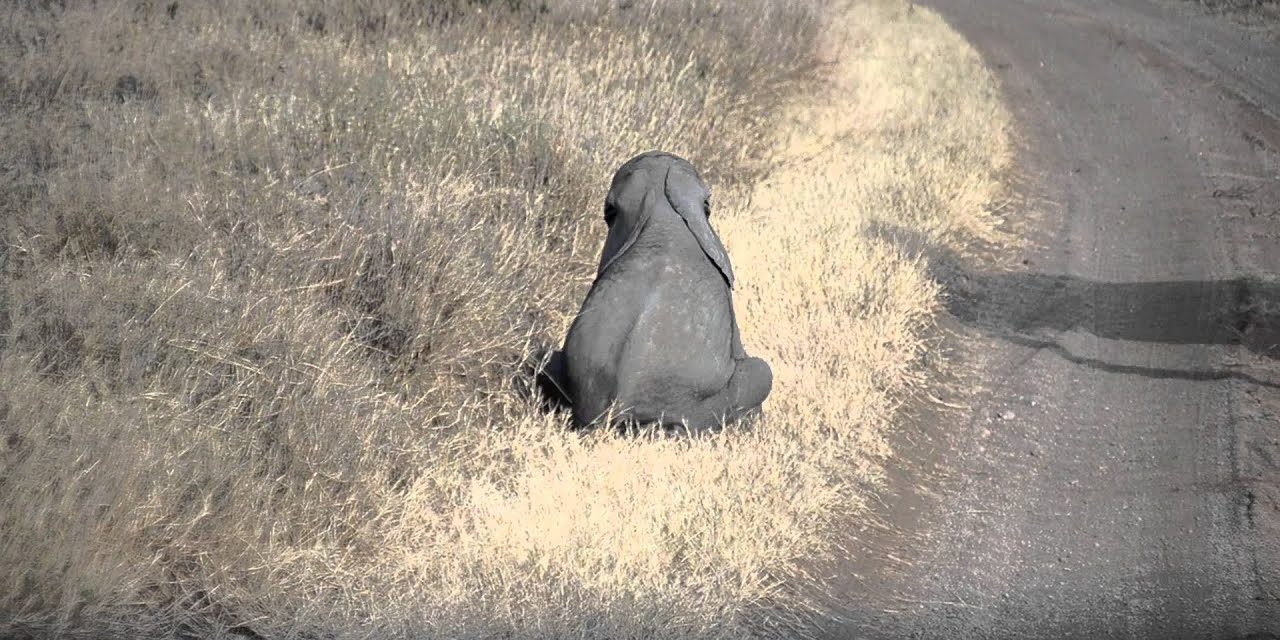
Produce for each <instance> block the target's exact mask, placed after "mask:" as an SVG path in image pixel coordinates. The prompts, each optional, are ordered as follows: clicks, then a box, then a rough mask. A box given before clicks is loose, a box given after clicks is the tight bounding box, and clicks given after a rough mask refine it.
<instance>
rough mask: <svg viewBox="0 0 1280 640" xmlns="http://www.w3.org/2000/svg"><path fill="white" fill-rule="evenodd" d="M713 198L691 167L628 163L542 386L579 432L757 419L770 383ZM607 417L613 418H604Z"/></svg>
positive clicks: (652, 156) (640, 160) (671, 160)
mask: <svg viewBox="0 0 1280 640" xmlns="http://www.w3.org/2000/svg"><path fill="white" fill-rule="evenodd" d="M710 195H711V193H710V190H708V189H707V185H706V183H704V182H703V181H702V178H701V177H700V176H699V175H698V172H697V171H696V170H695V169H694V168H693V165H691V164H689V162H688V161H686V160H684V159H682V158H679V157H676V156H674V155H671V154H669V153H661V152H657V151H651V152H648V153H644V154H641V155H639V156H636V157H635V158H632V159H631V160H629V161H627V163H626V164H624V165H622V168H620V169H618V172H617V173H616V174H614V176H613V183H612V184H611V185H610V187H609V195H608V197H607V198H605V205H604V220H605V223H606V224H608V226H609V235H608V238H607V239H606V240H605V243H604V252H603V253H602V254H601V256H600V267H599V270H598V271H597V272H596V280H595V282H594V283H593V284H592V285H591V290H590V291H589V292H587V299H586V301H585V302H583V303H582V310H581V311H580V312H579V313H578V317H577V318H576V319H575V320H574V321H573V325H572V326H571V327H570V328H569V335H568V337H567V338H566V339H565V343H564V350H563V351H557V352H553V353H551V354H550V357H549V359H547V360H546V361H545V364H544V366H543V369H542V372H541V375H540V376H539V385H540V387H541V388H542V389H543V391H544V393H546V394H547V395H548V396H551V397H555V398H557V399H558V400H559V401H561V402H567V403H568V404H569V405H571V406H572V408H573V421H574V424H575V425H577V426H586V425H590V424H594V423H598V422H601V421H602V420H603V419H606V416H610V415H611V416H612V418H613V419H614V420H615V421H635V422H638V423H640V424H661V425H663V426H666V427H676V426H680V425H685V426H687V427H688V428H689V429H691V430H694V431H701V430H705V429H713V428H716V427H719V426H720V425H721V424H723V423H726V422H730V421H734V420H736V419H738V418H740V417H742V416H744V415H745V414H748V413H753V412H756V411H758V409H759V407H760V405H761V403H763V402H764V399H765V397H766V396H768V395H769V390H770V389H771V388H772V386H773V373H772V371H770V369H769V365H768V364H766V363H765V362H764V361H763V360H761V359H759V358H751V357H748V356H747V354H746V352H745V351H744V350H743V348H742V339H741V338H740V337H739V335H738V323H737V320H736V319H735V318H734V314H733V296H732V294H731V292H730V289H732V287H733V268H732V267H731V266H730V265H729V256H728V254H726V253H725V250H724V245H722V244H720V239H719V238H718V237H716V234H715V231H713V230H712V229H711V223H710V221H709V216H710V214H711V209H710ZM610 409H612V410H613V411H612V413H610Z"/></svg>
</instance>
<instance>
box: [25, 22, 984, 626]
mask: <svg viewBox="0 0 1280 640" xmlns="http://www.w3.org/2000/svg"><path fill="white" fill-rule="evenodd" d="M821 17H822V15H821V14H820V12H819V11H818V10H817V9H815V8H813V7H810V6H807V5H794V4H793V3H789V2H782V1H781V0H753V2H751V3H748V4H747V5H719V4H715V3H711V2H703V1H701V0H690V1H688V2H679V3H634V4H632V3H629V2H624V3H616V4H615V3H586V4H584V3H565V4H563V5H561V4H558V3H550V2H548V3H524V4H519V3H517V4H514V5H513V4H512V3H507V2H494V3H481V2H462V1H457V2H439V3H413V2H396V1H394V0H364V1H361V2H327V1H323V0H311V1H308V2H302V3H290V2H283V1H280V2H265V3H253V4H240V3H226V4H221V3H219V4H215V3H189V2H172V3H165V2H161V3H153V2H123V1H121V2H104V3H98V4H97V5H94V6H88V5H79V4H75V3H68V4H67V5H66V6H63V5H62V4H59V3H33V2H29V3H23V4H21V5H19V6H18V7H17V8H16V9H15V10H14V11H13V15H12V17H11V19H10V20H9V21H8V22H7V23H6V25H5V26H4V27H3V29H4V30H3V32H0V37H3V46H4V47H5V51H4V55H3V56H2V57H0V100H2V101H3V109H4V114H3V117H4V119H5V122H6V123H7V124H9V125H10V126H5V127H2V128H0V167H4V171H3V173H0V185H3V187H2V188H0V213H2V214H3V220H2V224H3V227H2V228H0V232H2V233H3V234H4V235H3V237H4V241H5V244H4V248H3V253H2V254H0V269H2V270H3V279H2V280H0V331H2V332H3V343H0V531H3V536H2V537H0V635H4V636H12V635H27V634H30V635H36V636H88V637H116V636H119V637H138V636H150V637H163V636H167V637H177V636H182V637H192V636H196V637H243V636H244V635H251V634H257V635H260V636H263V637H403V636H427V637H459V638H467V637H511V636H513V635H514V636H516V637H527V636H533V637H633V638H639V637H646V638H648V637H679V638H684V637H726V638H736V637H741V636H743V635H747V634H761V633H770V632H774V633H782V634H786V633H791V632H794V631H796V630H797V629H799V628H801V627H803V626H804V624H805V621H806V618H807V616H811V615H819V614H821V613H822V604H821V598H820V596H821V581H820V580H816V579H815V578H813V577H812V576H809V575H807V574H806V573H805V572H804V569H803V568H802V567H803V566H805V564H804V563H803V562H802V561H803V560H806V559H810V558H815V557H817V558H821V557H824V556H830V555H831V554H833V553H836V552H837V551H838V549H837V548H836V546H835V541H836V537H835V536H834V535H833V533H834V532H835V531H837V530H838V529H839V528H841V527H843V526H847V524H848V522H849V519H850V518H853V517H856V516H857V515H858V513H859V512H860V509H861V506H862V504H863V501H864V500H865V499H866V494H865V489H866V486H867V483H868V482H873V481H874V480H875V478H876V477H877V475H878V471H877V470H878V466H879V464H881V463H882V461H883V460H884V459H885V456H887V455H888V454H889V451H888V449H887V447H886V446H885V445H884V434H885V430H886V429H887V428H889V427H890V426H891V419H892V416H893V410H894V408H895V407H896V406H897V403H898V402H900V401H901V399H902V398H903V397H904V396H905V394H906V393H908V392H909V390H910V388H911V385H912V383H914V382H917V381H918V378H919V375H918V370H919V366H918V357H919V354H920V352H921V349H922V344H923V342H922V339H923V336H924V335H925V331H926V330H927V328H928V324H929V317H930V314H931V313H932V312H933V310H934V308H935V296H936V295H937V287H936V285H934V284H933V283H931V282H930V281H929V280H928V278H927V277H926V275H925V273H924V270H923V269H922V268H921V265H920V263H919V255H918V253H917V252H913V251H914V250H908V249H904V248H903V247H902V246H901V244H900V243H899V242H897V241H896V239H901V238H903V237H912V238H916V239H917V241H916V242H917V244H919V245H926V246H947V247H960V246H963V245H964V244H965V243H966V242H969V241H970V240H971V239H972V238H975V237H979V238H989V237H992V234H993V233H994V232H993V231H992V227H991V224H990V220H991V218H990V216H989V215H988V212H987V210H986V207H987V204H988V203H989V202H991V201H992V199H993V198H994V197H995V195H996V194H997V191H996V190H995V189H996V187H995V184H996V182H995V180H994V175H995V172H996V171H998V170H999V168H1000V166H1002V163H1003V162H1005V160H1004V157H1003V155H1002V153H1003V149H1004V146H1005V145H1006V144H1007V143H1006V142H1005V140H1004V137H1003V135H1004V134H1003V128H1002V123H1003V122H1004V115H1003V112H1001V111H1000V110H999V108H998V105H996V102H995V98H994V93H993V90H992V86H993V85H992V82H991V80H990V78H989V77H988V76H987V75H986V73H985V72H984V71H983V70H982V69H981V66H980V64H979V63H978V61H977V59H976V57H975V56H973V54H972V52H971V51H970V50H969V49H968V48H967V47H966V46H965V45H964V44H963V42H961V41H960V40H958V39H957V38H956V37H955V36H954V35H953V34H951V33H950V32H949V31H948V30H947V29H946V27H945V25H943V24H942V23H941V21H940V20H938V19H937V18H936V17H935V16H933V15H932V14H931V13H928V12H925V11H921V10H914V11H912V10H910V9H909V7H908V6H907V5H903V4H901V3H898V2H882V3H874V4H871V5H864V4H858V5H855V7H854V8H853V9H852V13H851V14H849V15H843V14H839V13H837V14H835V15H834V16H833V17H832V18H831V20H830V24H831V25H832V26H831V28H830V29H829V30H828V31H827V33H826V35H825V41H826V42H828V44H829V46H834V45H836V44H840V43H843V46H844V49H843V50H841V51H836V50H834V49H832V50H829V51H827V52H826V54H825V55H827V56H828V57H829V58H830V60H831V62H832V64H830V65H826V66H825V67H823V68H824V71H823V75H824V76H825V77H826V81H827V86H826V87H825V88H824V89H822V90H821V91H817V85H816V84H815V83H814V82H813V78H814V77H815V75H816V74H814V73H811V71H812V70H813V68H814V62H815V52H816V47H817V46H818V42H819V38H818V34H819V20H820V18H821ZM748 43H749V45H748ZM796 96H800V98H797V97H796ZM784 116H785V117H784ZM779 123H781V131H783V132H784V133H786V132H792V134H793V135H790V136H784V137H783V138H782V139H781V140H780V141H779V140H778V139H777V136H776V135H775V130H776V129H778V128H779ZM993 123H994V125H993ZM984 131H986V132H990V133H989V134H988V135H984V133H983V132H984ZM651 148H661V149H666V150H670V151H673V152H676V153H679V154H681V155H684V156H686V157H688V158H690V159H691V160H692V161H693V162H694V163H695V165H697V166H699V167H700V168H701V169H702V170H703V172H704V174H706V175H707V176H708V177H709V179H710V182H711V183H712V187H713V189H714V190H715V192H716V198H717V201H718V202H720V203H721V204H720V205H719V206H718V207H717V210H718V213H717V218H716V224H717V225H718V226H719V228H720V230H721V233H722V235H723V236H724V237H725V240H726V243H727V244H728V245H729V247H730V250H731V252H732V253H733V256H734V260H735V267H736V268H737V270H738V271H739V273H740V274H741V275H740V278H741V282H742V288H741V289H740V290H739V292H738V304H739V305H740V308H741V313H742V318H743V327H744V339H745V340H746V342H747V346H748V349H749V350H752V351H756V352H759V353H760V354H761V355H764V356H765V357H767V358H769V359H770V361H771V362H772V363H773V365H774V367H775V373H776V378H777V385H776V391H775V395H774V396H773V398H772V399H771V400H770V403H769V404H768V405H767V411H768V415H767V419H766V420H765V421H764V422H762V423H760V424H759V425H758V426H757V428H756V429H754V430H752V431H749V432H748V431H740V430H730V431H727V432H725V433H723V434H720V435H717V436H713V437H709V438H704V439H698V440H678V439H661V438H647V437H622V436H619V435H617V434H613V433H603V432H596V433H590V434H585V435H583V434H575V433H571V432H568V431H567V430H566V428H565V427H566V422H565V419H564V417H563V416H555V415H550V416H549V415H544V414H542V413H540V412H539V411H538V410H537V409H536V407H534V406H533V404H532V403H530V402H529V401H528V400H527V399H525V398H523V397H522V396H521V395H520V394H519V393H518V391H517V387H518V385H517V384H516V382H518V381H519V378H520V376H521V363H522V362H524V360H525V359H526V358H527V357H528V356H529V354H530V353H531V352H532V351H533V350H534V349H535V348H536V347H537V346H539V345H543V344H548V343H552V342H555V341H557V340H558V339H559V338H560V337H561V336H563V332H564V330H565V329H566V327H567V324H568V322H569V320H570V319H571V317H572V314H573V313H574V312H576V310H577V305H578V304H579V302H580V301H581V296H582V295H583V294H584V293H585V291H586V287H587V286H588V284H589V282H590V279H591V277H592V274H593V271H594V268H593V267H594V260H595V257H596V255H597V252H598V250H599V246H600V244H601V242H602V239H603V231H604V228H603V226H604V225H603V224H602V223H601V220H600V213H599V211H600V203H601V200H602V197H603V194H604V191H605V189H606V188H607V184H608V179H609V177H610V175H611V172H612V171H613V169H614V168H616V166H617V165H618V164H619V163H620V162H622V161H623V160H625V159H626V158H628V157H630V156H631V155H633V154H634V153H636V152H639V151H642V150H647V149H651ZM767 172H772V173H770V174H769V179H768V181H766V182H764V183H760V179H761V178H762V177H763V176H764V175H765V174H766V173H767ZM723 203H728V204H727V206H726V205H725V204H723Z"/></svg>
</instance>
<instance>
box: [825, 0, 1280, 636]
mask: <svg viewBox="0 0 1280 640" xmlns="http://www.w3.org/2000/svg"><path fill="white" fill-rule="evenodd" d="M929 4H930V5H932V6H934V7H936V8H937V9H938V10H939V11H941V12H942V13H943V15H944V16H945V17H946V18H947V19H948V21H949V22H951V23H952V24H953V25H954V26H955V27H956V28H957V29H959V30H960V31H961V32H962V33H963V34H965V35H966V36H967V37H968V38H969V39H970V40H971V41H972V42H973V44H974V45H975V46H976V47H977V48H978V49H979V51H980V52H981V53H982V54H983V56H984V58H985V59H986V61H987V62H988V64H990V65H991V66H992V67H993V68H995V69H996V70H997V72H998V75H999V77H1000V79H1001V81H1002V83H1003V86H1004V89H1005V92H1006V93H1007V95H1008V98H1009V100H1010V102H1011V104H1012V106H1013V108H1014V111H1015V113H1016V115H1017V119H1018V124H1019V128H1020V133H1021V135H1022V138H1023V140H1024V143H1025V149H1024V151H1023V153H1022V162H1021V165H1022V166H1023V167H1024V168H1025V170H1026V172H1025V175H1024V176H1023V177H1022V179H1021V180H1020V182H1021V183H1022V186H1021V187H1020V188H1021V190H1022V191H1023V193H1024V195H1026V196H1027V197H1028V198H1029V202H1028V205H1027V206H1028V207H1029V208H1031V209H1034V210H1036V211H1038V212H1039V213H1040V217H1039V218H1038V219H1037V221H1036V222H1034V223H1033V224H1032V227H1034V228H1033V229H1032V233H1031V235H1032V237H1031V240H1032V243H1033V244H1034V247H1033V248H1030V249H1027V250H1026V251H1025V255H1024V256H1023V258H1024V259H1023V260H1021V261H1020V262H1021V263H1022V267H1021V268H1020V269H1012V270H1010V269H997V268H992V267H985V268H979V267H975V266H973V265H968V266H956V265H954V264H951V263H950V262H949V261H948V260H947V259H946V258H945V257H938V258H936V259H935V263H936V264H935V266H936V267H938V268H939V270H940V273H946V274H949V275H947V280H948V284H949V291H950V293H949V298H948V307H949V309H950V312H951V314H950V315H951V318H952V322H954V324H955V326H956V327H958V329H959V332H960V333H961V334H962V338H963V339H962V340H961V342H965V343H967V344H969V345H976V346H974V347H973V348H972V349H971V352H969V353H967V354H965V355H964V357H965V358H966V359H967V360H969V361H970V362H972V363H973V368H974V372H973V373H972V374H971V377H972V378H973V379H974V380H977V381H980V382H981V386H982V387H983V388H982V390H981V391H979V392H977V393H976V395H975V396H974V397H967V398H961V400H963V401H964V402H965V403H966V404H967V405H968V408H967V409H965V410H964V411H963V412H961V413H962V414H963V415H964V419H963V420H959V421H950V422H945V421H944V422H943V423H941V424H940V425H938V426H936V427H935V428H934V429H935V430H934V431H932V432H930V431H929V429H928V428H925V429H924V430H923V431H922V432H920V433H916V434H914V437H909V438H907V440H908V441H909V443H908V444H907V445H906V446H905V447H901V448H900V451H901V452H902V453H903V454H904V456H906V459H907V460H910V458H911V456H912V455H917V456H924V455H927V456H931V457H933V458H934V459H933V460H932V461H931V462H929V464H930V465H931V466H932V467H933V468H932V471H931V472H929V473H925V474H923V475H922V474H921V472H918V471H904V472H903V473H902V474H899V475H905V476H909V477H908V478H906V479H905V480H904V479H903V478H901V477H900V478H899V479H898V480H897V481H898V482H899V483H900V484H901V485H902V486H899V487H898V489H897V492H898V495H897V497H896V499H891V500H890V501H889V502H890V504H889V506H887V507H886V513H887V514H888V517H889V518H891V519H893V520H894V522H893V524H895V525H897V526H899V527H900V529H901V531H902V535H899V536H898V537H897V538H896V539H895V541H894V542H892V543H890V544H889V547H890V548H889V550H888V551H889V552H891V553H886V554H884V556H885V557H890V556H891V557H892V558H896V559H900V560H901V561H900V562H889V561H885V560H884V559H883V557H882V558H880V559H879V560H875V561H873V562H871V564H859V562H854V564H853V565H852V566H851V567H848V569H849V571H850V574H849V575H850V576H851V577H850V578H849V582H850V585H849V588H848V592H847V594H845V595H844V598H845V599H846V601H847V603H848V606H849V610H850V614H849V621H848V623H847V624H846V625H843V626H841V627H840V628H839V629H836V630H833V636H834V637H845V638H906V637H920V638H935V637H936V638H1111V637H1115V638H1280V419H1278V418H1277V416H1278V415H1280V344H1278V343H1280V119H1277V118H1278V116H1280V42H1277V40H1276V39H1275V36H1274V35H1267V34H1265V33H1261V32H1255V33H1248V32H1244V31H1241V30H1240V27H1239V26H1238V25H1235V24H1233V23H1231V22H1230V21H1228V20H1223V19H1221V18H1214V17H1210V16H1205V15H1202V14H1200V13H1198V12H1197V11H1196V8H1195V5H1194V4H1192V3H1185V4H1179V3H1174V2H1163V1H1160V0H1150V1H1146V0H1125V1H1124V2H1111V1H1086V0H935V1H933V2H929ZM1273 33H1274V32H1273ZM965 349H969V347H965ZM912 442H913V443H921V442H933V443H934V444H933V445H932V446H927V447H926V446H923V445H921V447H920V448H919V450H916V451H914V452H913V451H912V445H911V444H910V443H912ZM918 462H921V463H923V462H925V461H923V460H920V461H918ZM913 482H914V483H917V484H924V485H926V486H928V487H929V488H931V489H932V491H933V494H934V495H933V497H932V498H929V499H926V500H925V501H924V503H923V504H919V500H918V499H917V498H916V497H915V496H909V495H906V493H904V492H905V491H906V489H904V488H903V486H906V485H910V484H912V483H913ZM917 505H918V506H917ZM875 562H881V563H883V564H880V565H876V564H875Z"/></svg>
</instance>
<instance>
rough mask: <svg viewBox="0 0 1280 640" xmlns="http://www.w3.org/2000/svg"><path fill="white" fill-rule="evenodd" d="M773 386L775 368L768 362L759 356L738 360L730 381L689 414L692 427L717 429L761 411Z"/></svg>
mask: <svg viewBox="0 0 1280 640" xmlns="http://www.w3.org/2000/svg"><path fill="white" fill-rule="evenodd" d="M772 389H773V370H771V369H770V368H769V365H768V363H766V362H765V361H764V360H761V359H760V358H743V359H741V360H737V361H735V363H734V369H733V375H732V376H730V377H729V384H727V385H725V388H724V389H723V390H722V391H720V392H719V393H717V394H715V395H712V396H711V397H709V398H706V399H704V400H702V401H701V402H700V403H698V405H697V407H696V408H695V409H694V410H693V411H690V412H689V413H688V414H687V416H686V420H687V422H688V426H689V429H690V430H692V431H704V430H708V429H718V428H719V427H720V425H721V424H728V423H730V422H736V421H738V420H741V419H742V418H745V417H748V416H750V415H753V414H756V413H759V411H760V405H762V404H764V400H765V398H767V397H768V396H769V391H770V390H772ZM671 426H675V425H671Z"/></svg>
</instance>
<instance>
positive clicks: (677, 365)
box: [565, 234, 733, 423]
mask: <svg viewBox="0 0 1280 640" xmlns="http://www.w3.org/2000/svg"><path fill="white" fill-rule="evenodd" d="M657 235H658V234H653V236H657ZM686 235H687V234H686ZM645 240H649V242H645ZM679 240H682V238H672V237H669V236H668V237H665V238H663V237H653V238H645V237H643V236H642V238H641V241H640V242H637V243H636V246H634V247H633V248H632V249H631V250H629V251H627V253H625V254H624V255H622V256H620V257H619V258H618V259H617V261H615V262H614V263H613V264H612V265H611V266H610V267H609V269H608V270H607V271H606V272H605V273H603V274H601V276H600V277H599V278H597V280H596V282H595V283H594V284H593V285H592V288H591V291H590V292H589V293H588V294H587V299H586V300H585V301H584V302H583V306H582V310H581V312H580V313H579V314H578V317H577V318H576V319H575V320H574V323H573V326H572V327H571V328H570V330H569V335H568V336H567V339H566V340H565V357H566V360H567V368H568V376H569V383H570V386H571V392H572V394H573V397H574V398H573V402H574V413H575V416H576V418H577V420H578V421H579V422H582V423H587V422H591V421H593V420H595V419H596V418H597V417H599V416H600V415H601V414H602V413H603V412H604V411H605V410H607V409H608V407H609V404H610V403H611V402H613V401H614V400H617V401H618V403H619V405H621V406H622V407H624V408H631V409H634V410H635V412H636V414H637V415H645V416H648V415H653V414H655V413H667V414H671V413H672V412H677V413H678V412H679V411H680V410H681V408H682V407H684V406H689V405H691V404H694V403H697V402H698V401H699V400H701V399H703V398H705V397H707V396H709V395H711V394H714V393H717V392H719V391H720V390H722V389H724V388H725V385H726V384H727V383H728V380H729V377H730V376H731V375H732V373H733V360H732V357H731V344H732V332H733V318H732V310H731V307H730V305H731V301H730V297H729V288H728V285H727V284H726V283H725V280H724V278H723V277H722V276H721V274H720V272H719V270H718V269H717V268H716V266H715V265H714V264H713V263H712V262H711V261H710V260H709V259H707V257H706V256H705V255H704V254H703V253H702V250H701V248H700V247H698V245H697V244H696V243H693V242H689V243H687V244H686V243H683V242H680V241H679ZM650 243H652V244H650Z"/></svg>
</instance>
